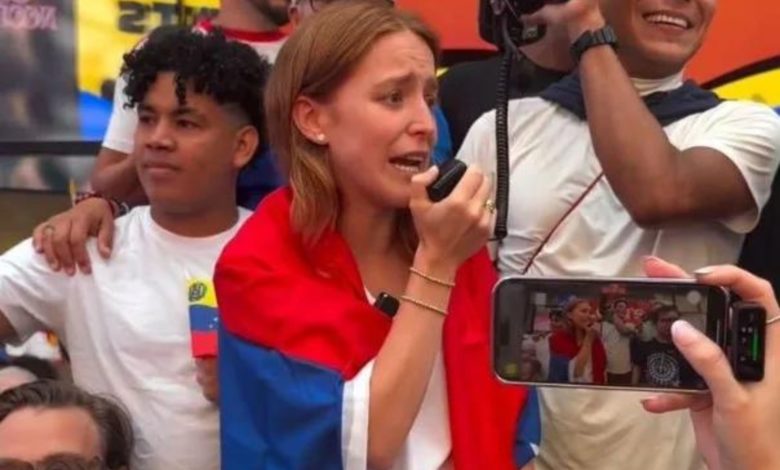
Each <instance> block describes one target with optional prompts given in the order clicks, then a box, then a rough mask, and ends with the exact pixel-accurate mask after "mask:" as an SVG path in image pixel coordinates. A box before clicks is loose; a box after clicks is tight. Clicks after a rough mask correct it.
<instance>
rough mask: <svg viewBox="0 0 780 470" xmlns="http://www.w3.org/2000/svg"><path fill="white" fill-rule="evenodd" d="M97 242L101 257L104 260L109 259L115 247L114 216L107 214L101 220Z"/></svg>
mask: <svg viewBox="0 0 780 470" xmlns="http://www.w3.org/2000/svg"><path fill="white" fill-rule="evenodd" d="M97 242H98V252H99V253H100V256H102V257H103V259H108V258H109V257H110V256H111V250H112V248H113V245H114V216H113V215H112V214H106V215H104V216H103V217H102V218H101V219H100V226H99V227H98V234H97Z"/></svg>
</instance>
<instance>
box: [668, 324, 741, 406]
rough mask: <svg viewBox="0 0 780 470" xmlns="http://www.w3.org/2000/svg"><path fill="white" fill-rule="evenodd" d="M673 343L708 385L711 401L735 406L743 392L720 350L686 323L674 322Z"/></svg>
mask: <svg viewBox="0 0 780 470" xmlns="http://www.w3.org/2000/svg"><path fill="white" fill-rule="evenodd" d="M672 339H673V341H674V344H675V346H677V349H679V350H680V353H681V354H682V355H683V356H685V359H687V360H688V362H689V363H690V364H691V366H692V367H693V368H694V369H695V370H696V372H698V373H699V375H701V376H702V378H703V379H704V381H705V382H707V386H709V388H710V391H711V392H712V398H713V401H715V402H716V403H717V402H721V403H723V402H732V403H735V401H733V400H738V399H739V398H740V395H741V394H742V393H743V391H742V388H741V387H740V385H739V383H738V382H737V380H736V379H735V378H734V374H733V373H732V371H731V366H729V362H728V360H727V359H726V355H725V354H724V353H723V350H721V348H720V346H718V345H717V344H715V343H714V342H713V341H712V340H710V339H709V338H708V337H707V336H705V335H704V334H702V333H701V332H700V331H699V330H697V329H696V328H694V327H693V326H692V325H691V324H690V323H688V322H687V321H685V320H678V321H676V322H674V324H673V325H672Z"/></svg>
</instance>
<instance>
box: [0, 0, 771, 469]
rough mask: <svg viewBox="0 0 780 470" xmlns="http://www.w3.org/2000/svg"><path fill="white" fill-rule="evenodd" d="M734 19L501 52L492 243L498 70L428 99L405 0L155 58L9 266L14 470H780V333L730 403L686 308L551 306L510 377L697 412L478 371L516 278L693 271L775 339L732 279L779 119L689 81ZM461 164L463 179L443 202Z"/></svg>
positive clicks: (154, 37) (9, 419)
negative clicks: (500, 215) (449, 166)
mask: <svg viewBox="0 0 780 470" xmlns="http://www.w3.org/2000/svg"><path fill="white" fill-rule="evenodd" d="M716 5H717V2H716V1H715V0H690V1H685V2H681V1H671V0H657V1H645V0H578V1H576V2H575V1H572V2H567V3H564V4H556V5H548V6H546V7H544V8H543V9H541V10H540V11H538V12H536V13H534V14H531V15H526V16H524V17H523V21H524V23H525V24H526V25H528V26H530V25H534V24H545V25H546V35H545V36H544V37H543V38H542V39H541V41H540V42H537V43H535V44H531V45H527V46H522V47H520V48H519V50H518V53H517V54H515V55H514V56H513V57H514V58H513V59H512V60H514V61H516V62H515V63H514V67H513V71H512V75H511V76H510V81H509V97H510V101H509V103H508V113H509V120H508V134H509V142H508V149H509V163H510V166H509V168H510V170H509V175H508V177H509V179H510V182H511V186H510V193H509V217H508V221H507V222H508V226H509V233H508V236H507V237H506V239H504V240H503V241H502V242H500V243H498V244H497V245H496V244H492V245H490V246H491V248H492V249H491V250H488V244H489V241H490V238H491V235H492V228H493V224H494V222H495V209H496V201H495V197H496V196H495V187H494V186H495V185H494V180H495V173H496V162H495V158H496V149H497V143H496V119H495V117H496V112H495V110H494V106H495V99H494V94H493V93H494V90H495V86H496V83H497V81H498V79H499V73H500V68H501V67H500V61H499V59H498V56H496V57H492V58H489V59H487V60H483V61H478V62H472V63H464V64H458V65H454V66H452V67H450V68H449V69H447V70H445V71H442V73H437V68H438V66H440V65H441V64H440V63H439V55H440V51H439V46H440V45H439V39H438V36H437V34H435V33H434V32H433V31H432V30H431V29H430V27H429V26H428V25H426V24H425V23H424V22H423V21H422V20H420V19H419V18H418V17H416V16H415V15H413V14H410V13H408V12H405V11H404V10H403V8H401V7H400V6H396V5H395V4H394V2H393V1H392V0H327V1H326V0H223V1H222V5H221V6H222V9H221V11H220V13H219V14H218V15H217V16H216V17H215V18H213V19H203V20H200V21H199V22H198V23H197V24H195V25H193V26H192V27H191V28H181V27H163V28H159V29H157V30H155V31H153V32H151V33H150V34H149V35H148V36H147V37H145V38H144V39H143V40H142V41H141V42H140V43H139V44H138V45H137V46H136V47H135V48H134V49H133V50H132V51H128V53H127V54H125V55H124V57H123V67H122V70H121V72H120V74H119V76H118V80H117V82H116V90H115V94H114V108H113V112H112V116H111V119H110V123H109V126H108V131H107V133H106V136H105V138H104V141H103V145H102V148H101V150H100V153H99V155H98V157H97V159H96V163H95V167H94V170H93V175H92V181H91V185H92V189H94V190H95V192H91V193H89V194H86V195H85V197H83V198H81V199H80V201H79V202H78V203H76V204H75V205H74V207H72V208H71V209H70V210H68V211H66V212H64V213H62V214H57V215H54V216H52V217H51V218H50V219H48V220H46V221H42V223H41V224H40V225H39V226H38V227H36V228H35V230H34V232H33V236H32V238H31V239H28V240H25V241H22V242H21V243H20V244H19V245H17V246H15V247H13V248H12V249H10V250H9V251H7V252H6V253H5V254H3V255H2V256H0V340H2V341H3V342H4V343H7V344H8V345H9V347H8V348H7V349H2V350H0V470H4V469H9V470H10V469H17V468H20V469H21V468H65V467H64V466H67V468H88V469H92V468H95V469H102V468H108V469H128V468H129V469H138V470H156V469H166V470H168V469H187V470H192V469H206V470H211V469H218V468H225V469H231V470H232V469H236V470H238V469H241V470H243V469H250V468H251V469H255V468H257V469H265V468H269V469H270V468H285V469H299V468H300V469H303V468H347V469H366V468H392V469H394V470H402V469H403V470H412V469H414V470H429V469H430V470H438V469H449V468H455V469H459V470H460V469H476V468H491V469H493V468H496V469H503V468H506V469H509V468H522V469H525V470H529V469H533V468H537V469H589V468H594V469H595V468H599V469H613V468H614V469H618V468H621V469H622V468H642V469H649V470H654V469H658V470H661V469H683V470H687V469H701V468H705V465H708V466H709V467H710V468H719V469H727V468H728V469H744V468H775V465H780V455H778V453H777V451H776V450H775V448H776V445H775V443H776V442H777V439H780V427H779V426H778V425H777V423H780V407H779V406H778V405H775V404H774V401H773V400H774V395H773V393H774V390H776V387H777V386H778V385H780V384H778V383H776V382H777V381H778V380H780V377H777V373H778V372H780V368H779V367H780V366H778V364H777V362H776V357H777V356H776V354H773V353H778V354H780V350H779V351H775V350H776V349H778V348H780V337H778V335H780V333H776V332H775V330H774V329H773V328H780V327H777V326H774V327H773V326H771V325H769V326H768V327H767V355H766V357H767V364H766V370H767V372H766V377H765V380H764V381H763V382H760V383H757V384H747V385H745V384H739V383H737V382H736V381H734V379H733V377H732V376H731V374H730V371H729V369H728V365H727V363H725V361H721V360H720V358H722V352H719V350H718V347H717V346H716V345H715V344H714V343H712V342H711V341H710V340H709V339H707V338H706V337H704V336H703V335H702V334H701V333H699V332H697V330H698V331H701V330H703V329H704V322H705V312H706V305H705V304H704V303H703V302H702V300H701V298H695V296H694V297H688V298H684V297H683V298H681V297H679V296H675V295H649V296H648V295H645V294H642V293H635V292H632V291H631V290H630V289H626V288H623V287H621V286H617V285H615V286H611V287H609V288H607V289H605V290H603V291H601V292H597V293H595V294H593V295H581V293H573V292H556V293H554V294H549V295H545V296H538V297H536V299H537V300H538V301H537V302H536V303H534V305H532V306H531V310H532V311H533V313H534V314H535V318H536V320H535V322H534V325H533V330H532V331H531V332H529V333H528V334H526V335H524V336H523V337H522V338H521V339H520V345H521V346H520V347H521V355H520V357H521V360H520V361H519V363H517V364H516V365H515V366H514V367H516V370H514V371H513V374H514V375H515V376H516V377H518V378H519V379H520V380H521V381H529V382H538V381H547V382H555V383H557V384H570V385H577V384H580V385H583V384H587V385H593V384H595V385H611V386H615V387H616V388H626V387H632V386H638V387H640V388H642V389H645V390H647V389H671V390H673V389H674V388H677V387H683V388H704V387H705V386H707V387H709V388H710V389H711V391H712V394H711V395H710V394H699V395H696V396H686V395H674V394H671V395H661V396H659V395H657V393H649V392H648V393H643V394H641V395H638V394H637V393H630V392H626V391H623V390H608V391H607V390H593V389H588V390H584V389H581V388H577V387H562V388H561V387H558V388H535V387H526V386H517V385H514V386H513V385H507V384H504V383H501V382H500V381H499V380H498V379H497V378H496V377H495V374H494V373H493V371H492V370H491V367H492V366H491V354H492V352H491V351H492V349H491V344H490V337H491V329H490V328H491V323H490V305H491V293H492V289H493V286H494V285H495V283H496V281H497V279H498V276H499V275H514V276H522V275H528V274H530V275H534V276H538V277H545V276H551V277H560V276H581V277H583V276H584V277H637V276H644V275H649V276H652V277H687V276H690V275H693V273H694V272H695V273H696V276H697V278H698V280H699V281H700V282H702V283H706V284H713V285H721V286H725V287H728V288H730V289H733V290H734V292H736V293H737V294H738V295H739V296H741V297H742V298H744V299H745V300H752V301H755V302H759V303H761V304H762V305H763V306H764V307H765V308H766V310H767V316H768V318H769V319H773V318H775V317H776V316H777V315H780V309H779V308H778V306H777V302H776V300H775V297H774V294H773V291H772V287H771V285H769V284H768V283H767V282H766V281H763V280H761V279H759V278H757V277H754V276H752V275H751V274H749V273H748V272H746V271H742V270H739V269H737V268H734V267H732V266H725V265H732V264H735V263H736V262H737V261H738V259H739V255H740V250H741V248H742V246H743V241H744V240H745V237H746V235H747V234H749V233H750V232H751V231H753V229H754V228H755V227H756V226H757V225H758V224H759V223H761V224H762V226H764V227H765V226H767V225H769V226H771V225H772V224H773V223H775V222H774V220H776V219H777V215H778V214H773V213H771V212H769V211H766V212H762V209H763V208H764V206H765V205H767V204H769V206H768V207H773V205H772V204H773V202H772V201H774V199H772V200H771V201H770V197H771V194H772V191H771V189H772V184H773V180H774V176H775V173H776V171H777V167H778V164H780V117H778V115H777V114H776V113H775V112H774V111H773V110H772V109H770V108H769V107H766V106H763V105H760V104H756V103H749V102H737V101H722V100H720V99H719V98H718V97H717V96H716V95H715V94H713V93H711V92H710V91H707V90H704V89H702V88H700V87H699V86H697V85H696V84H694V83H693V82H690V81H686V80H685V79H684V69H685V66H686V65H687V64H688V62H689V61H690V59H691V57H692V56H693V55H694V53H695V52H696V51H697V50H698V48H699V47H700V46H701V44H702V42H703V41H704V40H705V37H706V32H707V29H708V27H709V25H710V22H711V20H712V18H713V15H714V14H715V10H716ZM489 7H490V2H488V1H482V2H481V3H480V16H481V17H482V20H483V21H484V20H485V18H488V17H489V15H490V14H491V10H490V9H489ZM475 21H476V18H475ZM288 22H289V23H290V30H291V31H292V32H291V33H289V34H288V33H286V32H283V29H282V27H283V26H284V25H285V24H287V23H288ZM607 25H609V27H610V28H611V29H603V28H605V27H608V26H607ZM483 26H484V23H483ZM493 26H494V27H498V25H497V24H494V25H493ZM596 30H599V31H601V32H600V33H599V35H597V36H598V37H597V38H596V39H599V38H600V40H601V43H598V44H597V43H595V42H594V41H596V39H594V38H593V37H591V38H590V43H589V44H587V45H585V46H583V47H579V46H582V45H583V44H585V43H586V42H587V41H585V42H583V41H582V40H579V41H578V39H583V38H585V37H586V36H587V35H588V34H589V33H588V32H593V31H596ZM440 33H442V32H440ZM612 34H614V35H615V37H616V38H617V44H618V45H617V47H615V44H610V40H609V38H610V37H611V35H612ZM605 38H607V39H606V40H605ZM575 41H576V42H577V44H578V45H579V46H578V47H575V48H571V50H573V51H574V55H572V54H571V53H570V52H571V51H570V46H571V45H572V44H573V43H575ZM597 42H598V41H597ZM452 158H457V159H459V160H461V161H463V162H466V163H467V164H468V165H469V169H468V170H467V172H466V173H465V175H464V176H463V177H462V179H461V180H460V182H459V183H458V185H457V186H456V187H455V189H454V190H453V192H452V193H451V194H450V195H449V196H448V197H447V198H445V199H444V200H442V201H441V202H436V203H434V202H432V201H431V200H430V199H429V197H428V195H427V192H426V190H425V188H426V187H427V186H428V185H430V184H431V183H432V182H433V181H434V180H435V178H436V176H437V171H436V170H435V169H433V168H432V166H433V164H434V163H438V164H441V163H443V162H446V161H448V160H450V159H452ZM767 233H771V230H766V229H764V230H762V231H761V232H760V233H759V232H756V233H754V234H753V235H752V237H753V238H752V239H749V241H748V244H749V246H756V245H760V244H761V243H763V242H764V241H765V240H761V239H759V237H762V236H765V235H766V234H767ZM770 251H771V250H770ZM766 254H767V256H769V255H770V254H771V253H769V252H767V253H766ZM661 259H664V260H666V261H668V262H670V263H673V264H667V263H666V262H665V261H662V260H661ZM713 266H714V267H713ZM748 267H749V266H748ZM383 294H384V295H383ZM387 294H389V295H390V296H392V297H394V298H395V299H396V300H397V301H398V306H397V308H395V307H394V308H391V309H389V310H388V309H387V308H382V309H380V308H377V307H375V306H374V302H375V301H376V300H377V298H385V297H386V295H387ZM778 331H780V330H778ZM42 332H45V333H42ZM54 335H56V338H57V339H56V340H55V339H54ZM30 338H36V339H34V340H32V341H37V343H31V342H29V341H30ZM24 341H28V342H27V343H24ZM22 343H24V344H25V345H24V346H20V344H22ZM35 344H37V346H34V345H35ZM20 347H21V349H19V348H20ZM15 348H16V349H15ZM30 348H32V349H30ZM30 355H32V356H39V358H37V359H36V358H35V357H30ZM40 356H42V357H44V359H40ZM773 387H774V388H773ZM640 401H641V404H640ZM689 410H690V412H689ZM755 435H759V437H756V438H752V437H751V436H755ZM748 439H752V440H748Z"/></svg>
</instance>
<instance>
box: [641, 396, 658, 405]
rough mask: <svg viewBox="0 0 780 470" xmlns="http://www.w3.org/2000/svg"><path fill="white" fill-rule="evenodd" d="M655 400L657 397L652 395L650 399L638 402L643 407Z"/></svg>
mask: <svg viewBox="0 0 780 470" xmlns="http://www.w3.org/2000/svg"><path fill="white" fill-rule="evenodd" d="M657 398H658V396H657V395H653V396H652V397H647V398H642V399H641V400H639V402H640V403H642V404H643V405H647V404H648V403H650V402H653V401H655V400H656V399H657Z"/></svg>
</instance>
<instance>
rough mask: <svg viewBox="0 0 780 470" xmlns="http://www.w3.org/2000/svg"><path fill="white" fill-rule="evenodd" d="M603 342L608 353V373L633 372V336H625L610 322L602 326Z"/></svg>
mask: <svg viewBox="0 0 780 470" xmlns="http://www.w3.org/2000/svg"><path fill="white" fill-rule="evenodd" d="M601 342H602V343H604V349H605V350H606V352H607V372H609V373H610V374H627V373H629V372H631V370H632V367H631V336H628V335H624V334H622V333H621V332H620V331H618V329H617V328H616V327H615V325H613V324H612V323H610V322H604V323H602V324H601Z"/></svg>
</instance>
